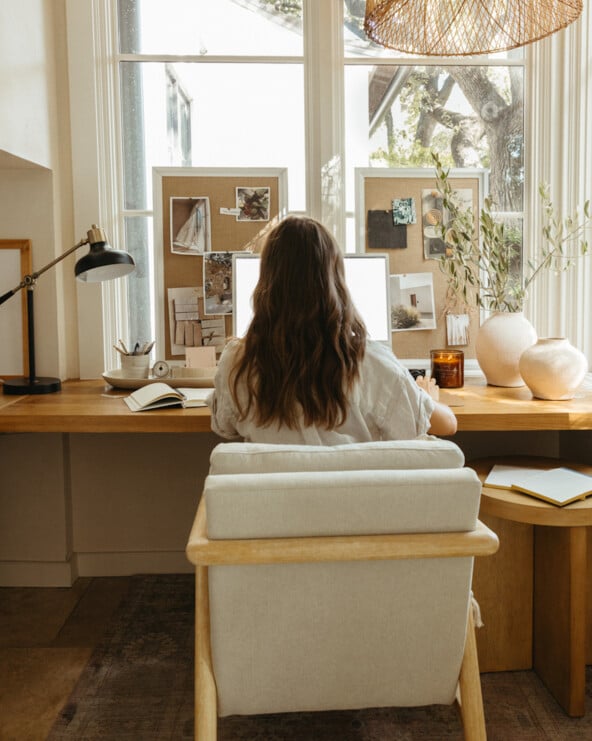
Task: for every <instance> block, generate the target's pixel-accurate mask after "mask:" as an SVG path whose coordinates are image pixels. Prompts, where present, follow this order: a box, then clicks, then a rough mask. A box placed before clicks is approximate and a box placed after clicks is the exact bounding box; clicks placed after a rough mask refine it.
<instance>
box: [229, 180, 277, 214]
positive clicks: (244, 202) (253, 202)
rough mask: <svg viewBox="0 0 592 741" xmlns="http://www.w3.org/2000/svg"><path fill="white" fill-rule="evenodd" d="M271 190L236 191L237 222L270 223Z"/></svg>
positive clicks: (241, 188) (247, 189)
mask: <svg viewBox="0 0 592 741" xmlns="http://www.w3.org/2000/svg"><path fill="white" fill-rule="evenodd" d="M270 198H271V188H267V187H264V188H245V187H238V188H237V189H236V207H237V208H238V209H239V213H238V216H237V217H236V220H237V221H269V202H270Z"/></svg>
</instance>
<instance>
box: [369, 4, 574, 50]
mask: <svg viewBox="0 0 592 741" xmlns="http://www.w3.org/2000/svg"><path fill="white" fill-rule="evenodd" d="M581 12H582V0H366V17H365V21H364V29H365V31H366V34H367V35H368V37H369V38H371V39H372V40H373V41H375V42H376V43H377V44H380V45H381V46H386V47H388V48H390V49H397V50H398V51H403V52H407V53H410V54H421V55H425V56H468V55H472V54H488V53H492V52H496V51H502V50H504V49H515V48H516V47H518V46H524V45H525V44H530V43H531V42H532V41H538V40H539V39H544V38H545V36H549V35H550V34H552V33H555V31H559V30H561V29H562V28H565V26H568V25H569V24H570V23H572V22H573V21H575V20H576V19H577V18H578V17H579V16H580V14H581Z"/></svg>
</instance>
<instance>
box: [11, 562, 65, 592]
mask: <svg viewBox="0 0 592 741" xmlns="http://www.w3.org/2000/svg"><path fill="white" fill-rule="evenodd" d="M76 577H77V573H76V570H75V567H74V564H72V563H71V562H65V561H64V562H42V561H0V586H2V587H71V586H72V584H73V583H74V581H75V580H76Z"/></svg>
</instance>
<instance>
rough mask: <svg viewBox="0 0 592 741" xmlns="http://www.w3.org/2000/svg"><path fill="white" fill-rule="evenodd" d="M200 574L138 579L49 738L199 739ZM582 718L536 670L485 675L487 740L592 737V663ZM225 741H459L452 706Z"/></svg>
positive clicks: (269, 723) (373, 714)
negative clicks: (570, 712) (196, 645)
mask: <svg viewBox="0 0 592 741" xmlns="http://www.w3.org/2000/svg"><path fill="white" fill-rule="evenodd" d="M193 600H194V581H193V576H191V575H185V574H182V575H181V574H178V575H165V576H162V575H151V576H137V577H134V578H133V579H132V580H131V587H130V590H129V593H128V595H127V596H126V598H125V599H124V600H123V601H122V603H121V605H120V606H119V608H118V610H117V612H116V614H115V615H114V617H113V620H112V621H111V623H110V624H109V625H108V626H107V628H106V631H105V634H104V636H103V639H102V641H101V643H100V644H99V645H98V646H97V648H96V650H95V651H94V653H93V656H92V657H91V660H90V661H89V663H88V665H87V667H86V668H85V670H84V672H83V673H82V676H81V677H80V680H79V682H78V684H77V685H76V687H75V689H74V691H73V693H72V695H71V696H70V698H69V700H68V702H67V704H66V705H65V707H64V708H63V709H62V711H61V713H60V716H59V717H58V719H57V720H56V723H55V724H54V727H53V729H52V731H51V733H50V735H49V736H48V741H99V740H100V741H165V740H166V741H182V740H183V739H192V738H193V607H194V602H193ZM586 680H587V682H586V710H587V715H586V716H585V717H584V718H569V717H568V716H566V715H565V714H564V713H563V711H562V710H561V708H560V707H559V705H557V703H556V702H555V700H554V699H553V698H552V697H551V695H550V694H549V693H548V692H547V690H546V689H545V688H544V686H543V685H542V683H541V682H540V681H539V679H538V678H537V676H536V675H535V674H534V673H533V672H504V673H496V674H484V675H482V686H483V699H484V704H485V719H486V723H487V733H488V739H489V741H539V740H540V741H543V740H544V741H576V740H577V741H583V740H584V739H592V667H588V671H587V676H586ZM218 727H219V734H218V735H219V740H220V741H416V740H417V741H457V740H458V741H461V739H462V738H463V734H462V728H461V724H460V719H459V717H458V715H457V712H456V710H455V709H454V708H453V707H442V706H430V707H428V708H418V709H400V708H392V709H391V708H387V709H378V710H377V709H374V710H359V711H347V712H323V713H291V714H285V715H266V716H255V717H231V718H222V719H220V720H219V724H218Z"/></svg>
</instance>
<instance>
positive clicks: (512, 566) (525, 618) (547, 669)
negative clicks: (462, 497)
mask: <svg viewBox="0 0 592 741" xmlns="http://www.w3.org/2000/svg"><path fill="white" fill-rule="evenodd" d="M494 463H513V464H515V465H525V466H531V467H537V468H552V467H554V466H557V465H558V461H557V460H556V459H550V458H522V457H516V458H499V459H498V458H495V459H486V460H481V461H473V462H472V463H471V464H470V465H471V466H472V467H473V468H474V469H475V471H476V472H477V474H478V475H479V478H480V479H481V481H484V480H485V478H486V477H487V474H488V473H489V471H490V470H491V467H492V466H493V464H494ZM560 465H564V466H568V467H570V468H575V469H576V470H578V471H581V472H582V473H586V474H588V475H592V466H588V465H584V464H580V463H575V462H566V461H561V463H560ZM480 516H482V517H483V516H485V519H486V520H487V521H488V522H489V523H490V524H491V525H493V527H494V528H495V523H496V522H498V523H499V522H504V521H510V522H513V523H523V524H524V525H526V526H534V527H533V528H528V529H526V530H523V531H522V532H521V534H519V536H518V538H517V539H516V538H515V537H514V539H513V535H512V533H511V532H506V533H505V535H502V536H501V538H500V540H501V541H502V542H503V548H504V549H505V551H506V556H505V557H504V554H502V558H501V560H500V562H499V563H498V564H497V566H498V571H497V574H495V575H494V576H493V580H494V581H495V580H497V581H498V585H497V588H496V589H494V590H492V589H491V584H490V583H488V582H489V581H490V580H491V578H492V574H491V572H490V573H489V574H488V573H487V572H480V573H479V572H476V578H475V580H474V583H473V589H474V591H475V594H476V595H477V599H481V597H480V595H482V602H483V604H482V607H483V609H484V612H485V613H486V614H488V615H489V618H486V620H485V622H486V626H487V620H488V619H489V620H491V621H492V623H493V624H494V627H493V632H492V633H491V634H490V643H491V644H493V645H491V646H489V650H490V651H491V650H492V649H493V650H494V651H495V653H496V654H497V655H496V657H495V660H497V661H502V662H504V661H505V662H509V663H510V666H509V667H503V668H528V666H530V665H532V666H533V667H534V669H535V671H536V672H537V674H538V675H539V676H540V677H541V679H542V680H543V682H544V683H545V684H546V685H547V687H548V689H549V690H550V691H551V693H552V694H553V695H554V697H555V698H556V700H557V701H558V702H559V704H560V705H561V706H562V707H563V708H564V710H565V711H566V712H567V713H568V714H569V715H573V716H581V715H584V704H585V672H586V639H587V637H588V638H590V632H591V631H590V630H587V629H586V624H587V622H588V619H587V604H586V595H587V593H589V592H590V585H589V579H588V563H587V558H588V557H587V550H588V549H587V541H588V538H589V533H588V532H587V528H589V527H590V526H591V525H592V498H588V499H585V500H583V501H581V500H580V501H577V502H573V503H572V504H569V505H566V506H565V507H557V506H555V505H553V504H547V503H546V502H543V501H541V500H539V499H536V498H534V497H530V496H528V495H526V494H521V493H520V492H514V491H509V490H504V489H495V488H492V487H488V486H484V487H483V493H482V496H481V508H480ZM489 518H499V520H493V521H492V520H491V519H489ZM498 529H499V528H498ZM532 530H534V532H532ZM499 535H500V533H499V532H498V536H499ZM517 552H518V553H519V557H518V558H512V556H516V554H517ZM508 556H510V560H509V561H508V560H507V559H508ZM504 559H506V562H505V566H506V567H509V569H508V571H510V572H511V573H509V574H507V575H506V576H505V577H504V575H503V572H502V574H500V571H499V569H500V568H501V569H502V570H503V567H504ZM509 621H513V625H512V624H511V623H510V622H509ZM521 628H522V630H521ZM524 628H526V635H525V633H524ZM503 634H505V635H503ZM494 636H495V639H494V640H493V641H492V640H491V639H492V638H493V637H494ZM523 651H525V652H526V656H525V657H523V658H522V659H521V658H520V654H521V652H523ZM504 654H505V658H504ZM531 657H532V658H531ZM490 660H491V657H490ZM516 660H518V662H519V663H521V662H524V661H526V662H527V664H528V666H526V667H525V666H511V664H512V662H513V661H516Z"/></svg>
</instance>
